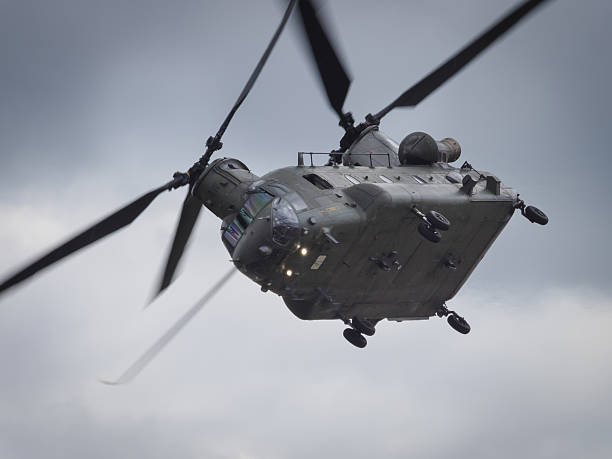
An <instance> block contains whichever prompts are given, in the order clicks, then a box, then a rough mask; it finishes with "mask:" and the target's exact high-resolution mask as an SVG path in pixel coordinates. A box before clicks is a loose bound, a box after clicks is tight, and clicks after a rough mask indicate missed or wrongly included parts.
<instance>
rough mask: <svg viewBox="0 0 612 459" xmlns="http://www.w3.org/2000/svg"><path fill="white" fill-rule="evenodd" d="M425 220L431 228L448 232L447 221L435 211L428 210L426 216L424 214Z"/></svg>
mask: <svg viewBox="0 0 612 459" xmlns="http://www.w3.org/2000/svg"><path fill="white" fill-rule="evenodd" d="M425 218H427V221H428V222H429V223H431V226H433V227H434V228H436V229H439V230H440V231H448V229H449V228H450V226H451V222H450V221H449V219H448V218H446V217H445V216H444V215H442V214H441V213H440V212H436V211H435V210H430V211H429V212H427V214H425Z"/></svg>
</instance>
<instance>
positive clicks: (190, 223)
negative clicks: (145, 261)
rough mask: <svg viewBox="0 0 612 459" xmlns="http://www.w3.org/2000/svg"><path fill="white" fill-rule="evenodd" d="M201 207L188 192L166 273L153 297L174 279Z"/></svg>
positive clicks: (165, 269) (167, 262)
mask: <svg viewBox="0 0 612 459" xmlns="http://www.w3.org/2000/svg"><path fill="white" fill-rule="evenodd" d="M200 209H202V204H201V203H200V202H199V201H198V200H197V199H196V198H194V197H193V196H192V195H191V192H188V193H187V196H186V197H185V201H184V202H183V208H182V209H181V216H180V217H179V221H178V223H177V225H176V231H175V233H174V240H173V242H172V247H171V249H170V253H169V254H168V260H167V261H166V266H165V268H164V273H163V274H162V277H161V280H160V285H159V287H158V289H157V291H156V292H155V295H154V296H153V299H154V298H155V297H157V296H158V295H159V294H160V293H161V292H163V291H164V290H165V289H166V287H168V286H169V285H170V283H171V282H172V281H173V280H174V273H175V272H176V268H177V266H178V264H179V261H180V259H181V257H182V256H183V252H184V251H185V247H186V246H187V242H188V241H189V237H190V236H191V232H192V231H193V227H194V226H195V224H196V221H197V220H198V215H200Z"/></svg>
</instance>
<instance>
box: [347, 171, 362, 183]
mask: <svg viewBox="0 0 612 459" xmlns="http://www.w3.org/2000/svg"><path fill="white" fill-rule="evenodd" d="M345 177H346V179H347V180H348V181H349V182H351V183H352V184H353V185H359V184H360V183H361V182H360V181H359V180H358V179H356V178H355V177H353V176H352V175H348V174H346V175H345Z"/></svg>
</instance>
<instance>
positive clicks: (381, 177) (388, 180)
mask: <svg viewBox="0 0 612 459" xmlns="http://www.w3.org/2000/svg"><path fill="white" fill-rule="evenodd" d="M379 177H380V179H381V180H382V181H383V182H385V183H393V180H391V179H390V178H389V177H385V176H384V175H379Z"/></svg>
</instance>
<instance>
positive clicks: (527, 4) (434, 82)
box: [374, 0, 548, 120]
mask: <svg viewBox="0 0 612 459" xmlns="http://www.w3.org/2000/svg"><path fill="white" fill-rule="evenodd" d="M545 1H548V0H528V1H524V2H523V3H521V4H520V5H519V6H517V7H516V8H514V9H513V10H512V11H511V12H510V13H508V14H507V15H506V16H504V17H503V18H502V19H500V20H499V21H498V22H497V23H495V24H494V25H493V26H491V27H490V28H489V29H487V30H486V31H485V32H484V33H482V34H481V35H480V36H479V37H477V38H475V39H474V40H473V41H472V42H470V43H469V44H468V45H467V46H465V48H463V49H462V50H461V51H459V52H458V53H457V54H455V55H454V56H453V57H451V58H450V59H449V60H447V61H446V62H445V63H444V64H442V65H441V66H440V67H438V68H437V69H435V70H434V71H433V72H431V73H430V74H429V75H427V76H426V77H425V78H423V79H422V80H421V81H419V82H418V83H417V84H415V85H414V86H412V87H411V88H410V89H408V90H407V91H406V92H404V93H403V94H402V95H401V96H399V97H398V98H397V99H395V100H394V101H393V102H392V103H391V104H390V105H388V106H387V107H385V108H383V109H382V110H381V111H380V112H378V113H377V114H376V115H374V118H375V119H378V120H380V119H381V118H382V117H383V116H385V115H386V114H387V113H389V112H390V111H391V110H392V109H394V108H395V107H414V106H415V105H417V104H418V103H419V102H421V101H422V100H423V99H425V97H427V96H428V95H429V94H431V93H432V92H434V91H435V90H436V89H438V88H439V87H440V86H441V85H442V84H443V83H445V82H446V81H447V80H449V79H450V78H451V77H453V76H454V75H455V74H456V73H458V72H459V71H460V70H461V69H462V68H463V67H465V66H466V65H467V64H469V63H470V62H471V61H472V59H474V58H475V57H476V56H478V54H480V53H481V52H482V51H484V50H485V49H486V48H487V47H488V46H489V45H490V44H492V43H493V42H494V41H495V40H497V39H498V38H499V37H501V36H502V35H503V34H504V33H505V32H507V31H508V30H509V29H510V28H511V27H512V26H514V25H515V24H516V23H517V22H519V21H520V20H521V19H522V18H523V17H525V16H526V15H527V14H529V13H530V12H531V11H532V10H533V9H534V8H536V7H537V6H538V5H540V4H541V3H544V2H545Z"/></svg>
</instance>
